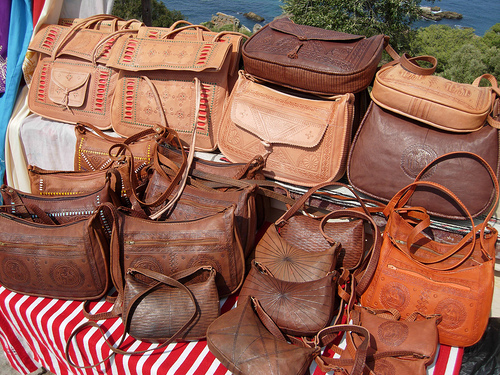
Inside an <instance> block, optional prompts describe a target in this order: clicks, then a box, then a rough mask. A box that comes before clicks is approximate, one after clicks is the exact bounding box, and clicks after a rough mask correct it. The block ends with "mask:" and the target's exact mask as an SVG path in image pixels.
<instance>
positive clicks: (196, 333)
mask: <svg viewBox="0 0 500 375" xmlns="http://www.w3.org/2000/svg"><path fill="white" fill-rule="evenodd" d="M215 273H216V271H215V270H214V269H213V268H212V267H199V268H198V267H195V268H191V269H187V270H183V271H181V272H178V273H177V274H175V275H171V276H167V275H163V274H160V273H157V272H154V271H151V270H148V269H135V268H130V269H128V270H127V274H126V275H125V289H124V296H123V307H122V308H123V312H122V320H123V324H124V325H125V329H126V331H127V332H128V333H129V334H130V335H131V336H132V337H133V338H135V339H137V340H141V341H146V342H158V343H162V344H161V346H162V347H164V346H165V345H167V344H168V343H170V342H173V341H186V340H201V339H204V338H205V336H206V332H207V328H208V326H209V325H210V323H212V322H213V321H214V320H215V319H216V318H217V317H218V316H219V314H220V305H219V294H218V293H217V286H216V285H215Z"/></svg>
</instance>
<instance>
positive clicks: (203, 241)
mask: <svg viewBox="0 0 500 375" xmlns="http://www.w3.org/2000/svg"><path fill="white" fill-rule="evenodd" d="M123 243H124V244H125V245H131V246H154V245H178V244H192V243H195V244H197V245H213V244H217V243H219V240H218V239H217V238H203V239H197V238H194V239H192V240H187V239H179V240H169V239H165V240H125V241H123Z"/></svg>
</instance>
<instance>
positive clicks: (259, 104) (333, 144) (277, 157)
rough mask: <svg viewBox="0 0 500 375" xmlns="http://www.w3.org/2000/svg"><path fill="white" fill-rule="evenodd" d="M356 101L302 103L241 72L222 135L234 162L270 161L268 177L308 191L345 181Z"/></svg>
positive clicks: (309, 100) (221, 144) (339, 99)
mask: <svg viewBox="0 0 500 375" xmlns="http://www.w3.org/2000/svg"><path fill="white" fill-rule="evenodd" d="M353 113H354V95H353V94H345V95H338V96H335V97H333V98H331V99H322V98H318V97H314V96H308V97H302V96H298V95H297V94H294V93H291V92H285V91H282V90H279V89H277V88H276V87H270V86H266V85H264V84H262V83H259V82H257V81H255V80H254V79H253V78H252V77H251V76H248V75H246V74H244V73H243V72H240V77H239V79H238V81H237V82H236V85H235V87H234V89H233V91H232V93H231V96H230V99H229V102H228V105H227V106H226V110H225V113H224V118H223V119H222V123H221V126H220V131H219V139H218V144H219V149H220V150H221V152H222V153H223V154H224V156H226V157H227V158H228V159H229V160H230V161H232V162H235V163H242V162H248V161H250V160H252V159H253V158H254V157H255V155H261V156H263V157H264V158H265V159H266V165H265V167H264V169H263V173H264V175H265V176H266V177H269V178H273V179H276V180H279V181H283V182H288V183H292V184H297V185H302V186H313V185H315V184H318V183H320V182H324V181H335V180H338V179H340V178H341V177H342V176H343V175H344V172H345V168H346V163H347V153H348V152H349V146H350V142H351V132H352V124H353Z"/></svg>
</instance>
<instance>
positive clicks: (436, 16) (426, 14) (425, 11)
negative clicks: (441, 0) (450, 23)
mask: <svg viewBox="0 0 500 375" xmlns="http://www.w3.org/2000/svg"><path fill="white" fill-rule="evenodd" d="M420 10H421V11H422V17H423V18H425V19H428V20H432V21H440V20H442V19H443V18H446V19H450V20H461V19H462V15H461V14H460V13H457V12H451V11H448V10H444V11H443V10H441V8H440V7H436V6H434V7H424V6H422V7H420Z"/></svg>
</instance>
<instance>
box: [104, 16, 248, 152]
mask: <svg viewBox="0 0 500 375" xmlns="http://www.w3.org/2000/svg"><path fill="white" fill-rule="evenodd" d="M188 27H192V28H198V29H199V33H198V34H197V35H200V37H199V38H198V39H197V40H184V39H183V38H182V36H183V35H184V34H179V35H178V36H177V37H175V38H173V39H171V38H169V36H170V35H172V36H173V35H174V34H177V33H180V31H179V30H180V29H175V30H168V31H167V32H166V33H164V35H162V36H161V38H150V37H146V35H148V34H147V33H146V34H144V33H141V36H143V35H144V37H139V36H138V37H137V38H128V39H123V40H121V41H118V42H117V43H116V44H115V46H114V48H113V50H112V53H111V56H110V60H109V61H108V62H107V66H109V67H111V68H114V69H117V70H119V71H120V76H119V79H118V83H117V88H116V95H115V96H114V100H113V106H112V108H111V116H112V126H113V129H114V130H115V131H116V132H117V133H118V134H120V135H122V136H131V135H133V134H135V133H137V132H139V131H141V130H144V129H147V128H151V127H154V126H156V125H158V124H161V125H162V126H164V127H169V128H172V129H175V130H176V131H177V132H178V133H179V134H180V137H181V139H182V140H183V141H184V142H185V143H187V144H191V137H192V134H193V132H196V133H197V141H196V148H197V149H198V150H205V151H213V150H215V149H216V148H217V143H216V142H217V140H216V137H217V132H218V128H219V124H220V119H221V117H222V113H223V109H224V106H225V102H226V99H227V97H228V94H229V77H230V76H231V75H233V74H235V71H230V69H238V66H235V64H234V63H232V61H231V59H232V55H233V43H232V42H231V41H230V40H228V38H227V37H226V34H230V33H219V34H215V35H213V36H212V38H211V39H210V40H204V38H203V37H202V34H203V33H204V32H205V31H204V30H206V28H204V27H201V26H200V27H197V26H188ZM181 29H182V28H181ZM241 35H242V34H240V37H239V38H241ZM239 40H240V41H241V39H239ZM236 43H237V42H236ZM137 98H141V100H137Z"/></svg>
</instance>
